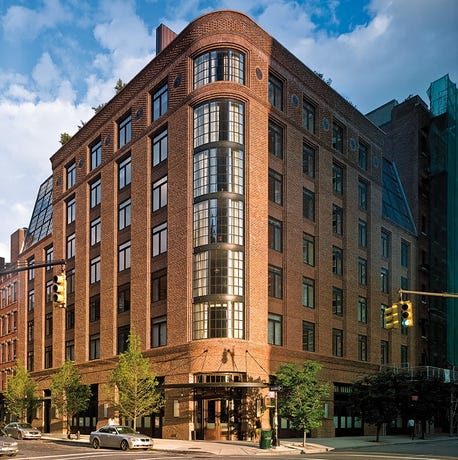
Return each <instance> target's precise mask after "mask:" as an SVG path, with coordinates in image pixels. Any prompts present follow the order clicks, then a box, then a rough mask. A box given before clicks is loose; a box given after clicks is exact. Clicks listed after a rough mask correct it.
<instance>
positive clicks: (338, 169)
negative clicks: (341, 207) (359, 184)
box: [332, 163, 343, 195]
mask: <svg viewBox="0 0 458 460" xmlns="http://www.w3.org/2000/svg"><path fill="white" fill-rule="evenodd" d="M332 190H333V192H334V193H337V194H338V195H342V194H343V168H342V166H339V165H338V164H336V163H333V165H332Z"/></svg>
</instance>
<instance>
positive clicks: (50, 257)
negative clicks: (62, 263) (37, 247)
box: [45, 246, 54, 271]
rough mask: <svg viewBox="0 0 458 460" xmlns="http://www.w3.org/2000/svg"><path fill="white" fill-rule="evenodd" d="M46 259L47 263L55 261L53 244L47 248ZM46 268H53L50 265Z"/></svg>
mask: <svg viewBox="0 0 458 460" xmlns="http://www.w3.org/2000/svg"><path fill="white" fill-rule="evenodd" d="M45 260H46V262H47V263H50V262H53V261H54V248H53V247H52V246H49V247H48V248H46V249H45ZM46 270H48V271H50V270H52V266H51V265H49V266H48V267H46Z"/></svg>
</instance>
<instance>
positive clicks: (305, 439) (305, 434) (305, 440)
mask: <svg viewBox="0 0 458 460" xmlns="http://www.w3.org/2000/svg"><path fill="white" fill-rule="evenodd" d="M306 443H307V431H306V430H304V439H303V441H302V445H303V446H304V447H305V444H306Z"/></svg>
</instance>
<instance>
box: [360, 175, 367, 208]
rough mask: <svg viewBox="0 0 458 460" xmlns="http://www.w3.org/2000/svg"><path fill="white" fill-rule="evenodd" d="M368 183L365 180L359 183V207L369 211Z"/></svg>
mask: <svg viewBox="0 0 458 460" xmlns="http://www.w3.org/2000/svg"><path fill="white" fill-rule="evenodd" d="M367 188H368V185H367V182H364V181H363V180H359V181H358V206H359V208H360V209H363V210H367V198H368V196H367V195H368V193H367Z"/></svg>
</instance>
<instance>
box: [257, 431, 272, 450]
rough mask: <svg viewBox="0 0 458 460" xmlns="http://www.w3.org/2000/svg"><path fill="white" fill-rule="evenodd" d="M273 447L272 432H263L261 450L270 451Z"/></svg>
mask: <svg viewBox="0 0 458 460" xmlns="http://www.w3.org/2000/svg"><path fill="white" fill-rule="evenodd" d="M271 445H272V430H262V431H261V440H260V441H259V447H260V448H261V449H270V447H271Z"/></svg>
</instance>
